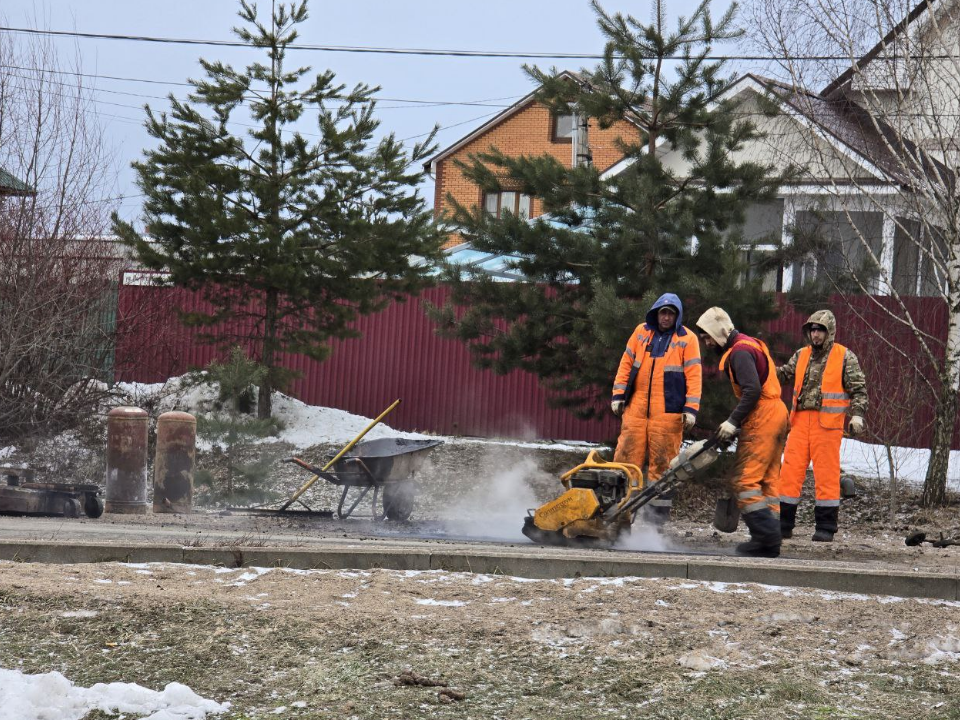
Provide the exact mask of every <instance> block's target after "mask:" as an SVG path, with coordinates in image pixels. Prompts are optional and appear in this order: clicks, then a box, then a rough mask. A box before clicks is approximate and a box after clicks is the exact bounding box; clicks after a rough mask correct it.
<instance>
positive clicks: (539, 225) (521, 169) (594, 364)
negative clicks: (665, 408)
mask: <svg viewBox="0 0 960 720" xmlns="http://www.w3.org/2000/svg"><path fill="white" fill-rule="evenodd" d="M593 7H594V10H595V12H596V14H597V18H598V23H599V27H600V29H601V31H602V33H603V35H604V37H605V38H606V40H607V42H606V47H605V50H604V59H603V60H602V61H601V63H600V64H599V65H598V66H597V67H596V68H595V69H594V70H592V71H591V70H583V71H581V72H580V73H579V74H578V75H577V78H578V79H577V80H576V81H571V80H570V78H569V75H566V76H565V75H563V74H562V73H559V72H558V71H557V70H556V69H554V70H552V71H550V72H544V71H541V70H539V69H537V68H527V72H528V74H529V75H530V77H531V78H532V79H533V80H534V81H535V82H536V83H538V84H539V86H540V90H539V91H538V95H537V97H538V99H539V100H540V101H541V102H542V103H544V104H545V105H547V106H548V107H550V108H551V110H553V112H555V113H559V114H569V113H570V112H571V111H573V112H574V113H576V115H577V116H578V117H579V118H580V119H581V121H583V120H584V119H585V120H586V122H587V123H588V127H594V128H595V127H601V128H608V127H610V126H612V125H613V124H614V123H616V122H619V121H623V120H624V119H627V120H628V121H629V122H631V123H633V125H635V126H636V128H637V134H636V136H634V137H633V138H624V139H623V141H622V142H621V147H620V149H621V151H622V152H623V155H624V161H623V163H621V165H623V166H625V167H624V169H623V170H622V171H621V172H619V173H618V174H615V175H611V176H609V177H604V176H603V175H602V172H601V171H602V170H604V169H605V168H604V169H602V168H597V167H593V166H591V165H589V164H581V165H579V166H578V167H575V168H572V169H569V168H565V167H564V166H563V165H562V164H561V163H560V162H559V161H558V160H556V159H555V158H552V157H550V156H542V157H531V156H522V157H510V156H507V155H506V154H504V153H502V152H500V151H499V150H497V149H496V148H494V149H492V150H491V151H490V152H487V153H482V154H478V155H476V156H473V157H471V162H468V163H461V168H462V169H463V170H464V172H465V173H466V174H467V176H468V177H469V178H470V179H472V180H473V181H474V182H476V183H477V184H479V185H480V186H481V188H482V189H483V190H485V191H489V192H497V191H500V190H502V189H506V190H516V191H519V192H523V193H527V194H530V195H533V196H536V197H538V198H539V199H541V200H542V202H543V205H544V211H545V213H547V215H544V216H541V217H540V218H538V219H536V220H534V221H532V222H529V221H527V220H525V219H524V218H522V217H514V216H511V215H509V214H507V215H506V216H505V217H502V218H499V219H495V218H493V217H491V216H489V215H487V214H486V213H484V212H483V211H482V209H479V208H475V207H474V208H467V207H465V206H462V205H458V204H456V202H455V201H454V200H453V198H451V199H450V200H451V203H452V204H453V205H454V211H453V213H451V217H450V218H449V219H450V221H451V222H452V223H453V224H454V225H455V226H456V227H457V228H458V230H459V232H460V233H462V234H463V236H464V237H465V238H466V239H468V240H469V241H470V242H471V243H472V244H473V246H474V247H475V248H476V249H478V250H480V251H483V252H490V253H497V254H500V255H502V256H504V257H505V258H507V262H508V265H509V267H510V268H511V269H512V270H514V271H515V272H518V273H520V274H522V275H523V276H525V277H526V278H527V280H528V281H527V282H502V281H496V280H493V279H492V278H490V277H489V276H486V275H484V274H483V272H482V271H476V272H471V271H467V270H466V269H465V268H459V267H448V268H447V269H446V271H445V279H446V280H447V281H449V282H450V283H451V284H452V285H453V288H454V291H453V294H452V297H451V302H450V303H448V304H447V305H446V306H445V307H444V308H442V309H438V310H437V311H436V312H435V317H436V318H437V320H438V321H439V322H440V323H441V328H442V331H443V332H445V333H446V334H448V335H451V336H456V337H459V338H460V339H462V340H464V341H466V342H468V343H469V345H470V347H471V350H472V352H473V355H474V359H475V361H476V362H477V363H478V364H479V365H480V366H481V367H487V368H492V369H493V370H494V371H495V372H499V373H503V372H508V371H510V370H513V369H515V368H521V369H524V370H527V371H530V372H532V373H535V374H536V375H538V376H539V377H540V378H541V381H542V382H543V383H544V385H545V386H546V387H547V388H548V389H549V390H551V391H552V393H551V394H552V397H553V399H554V402H556V404H558V405H560V406H563V407H567V408H569V409H571V410H573V411H575V412H576V413H577V414H579V415H580V416H582V417H590V416H593V415H595V414H596V413H597V412H598V410H599V409H600V408H602V407H604V406H605V405H606V400H607V398H608V397H609V392H610V387H611V384H612V378H613V375H614V373H615V372H616V367H617V364H618V362H619V358H620V355H621V354H622V352H623V347H624V344H625V342H626V340H627V337H628V336H629V334H630V332H631V331H632V330H633V328H634V327H635V326H636V325H637V323H638V322H640V321H642V318H643V317H644V315H645V314H646V312H647V310H648V309H649V307H650V305H651V304H652V303H653V301H654V300H655V299H656V298H657V297H658V296H659V295H661V294H662V293H664V292H674V293H677V294H678V295H679V296H680V297H681V299H682V300H683V301H684V304H685V305H684V307H685V322H686V324H687V325H688V327H692V326H693V322H694V321H695V319H696V317H697V316H698V314H699V312H702V311H703V310H705V309H706V308H707V307H709V306H711V305H714V304H716V305H721V306H722V307H724V308H725V309H727V310H728V311H729V313H730V315H731V316H732V317H733V318H734V321H735V322H736V323H737V325H738V327H739V328H741V329H743V330H746V331H749V330H756V329H758V327H757V326H758V324H759V322H760V321H762V320H765V319H768V318H770V317H774V316H775V314H776V310H775V303H774V298H773V295H772V293H764V292H762V291H761V289H760V281H759V280H754V281H748V280H745V270H746V268H745V267H744V265H743V263H742V262H741V255H742V253H741V251H740V243H741V242H742V240H741V238H739V237H738V235H737V231H736V227H737V225H738V223H740V224H742V222H743V219H744V212H745V209H746V207H747V205H748V204H750V203H752V202H764V201H769V200H772V199H773V197H774V195H775V192H776V189H777V187H778V185H779V183H780V180H781V178H779V177H776V176H774V175H773V173H772V170H771V169H770V168H769V167H766V166H763V165H760V164H757V163H753V162H743V161H738V160H737V159H736V157H735V156H734V154H735V152H736V151H737V150H738V149H740V148H742V147H743V146H744V145H745V143H747V142H748V141H750V140H751V139H753V138H756V137H757V136H758V132H757V130H756V128H755V126H754V124H752V123H751V122H749V121H748V120H746V119H744V118H743V117H742V116H740V115H738V114H737V112H736V110H735V108H734V107H732V106H731V105H730V104H729V103H728V102H725V101H719V102H718V100H717V98H718V96H720V95H721V94H722V92H723V91H724V90H725V89H726V88H727V87H728V86H729V84H730V83H731V82H733V80H734V78H733V77H729V76H724V75H723V74H722V71H723V63H720V62H708V60H707V56H708V55H709V53H710V51H711V47H712V44H713V43H715V42H718V41H721V40H725V39H729V38H732V37H735V36H736V35H737V34H738V32H737V31H736V30H735V29H734V27H733V22H734V13H735V11H736V7H735V6H733V7H731V8H730V10H728V12H727V13H726V14H725V15H724V16H723V18H722V19H721V20H720V21H719V22H718V23H716V24H714V22H713V21H712V20H711V17H710V13H709V4H708V2H704V3H702V4H701V5H700V6H699V7H698V8H697V9H696V11H695V12H694V13H693V15H692V16H691V17H690V18H688V19H683V18H681V19H680V20H679V21H678V25H677V28H676V29H675V30H674V31H672V32H668V30H667V28H666V19H665V12H664V10H665V3H664V2H662V0H654V2H653V21H652V22H651V23H650V24H644V23H641V22H639V21H638V20H636V19H635V18H633V17H630V16H624V15H621V14H615V15H610V14H608V13H607V12H605V11H604V10H603V9H602V8H601V7H600V5H599V4H597V3H596V2H594V4H593ZM671 58H679V60H672V59H671ZM664 148H670V149H672V153H673V157H674V158H676V157H677V156H681V157H682V158H683V159H684V160H685V161H686V164H687V165H688V168H687V170H686V171H685V172H683V173H678V172H675V171H674V170H672V169H671V168H670V167H668V166H667V165H666V164H665V163H664V162H663V159H662V150H663V149H664ZM724 399H725V400H728V398H727V397H726V394H725V395H724Z"/></svg>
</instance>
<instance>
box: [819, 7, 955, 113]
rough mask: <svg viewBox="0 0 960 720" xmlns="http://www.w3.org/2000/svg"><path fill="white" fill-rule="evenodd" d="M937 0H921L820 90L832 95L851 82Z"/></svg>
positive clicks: (822, 93)
mask: <svg viewBox="0 0 960 720" xmlns="http://www.w3.org/2000/svg"><path fill="white" fill-rule="evenodd" d="M936 2H937V0H920V4H919V5H917V6H916V7H915V8H913V10H911V11H910V13H909V14H908V15H907V16H906V17H905V18H904V19H903V20H901V21H900V22H899V23H897V24H896V26H895V27H894V28H893V29H892V30H891V31H890V32H888V33H887V34H886V35H885V36H884V37H883V39H882V40H881V41H880V42H878V43H877V44H876V45H874V46H873V47H872V48H870V50H868V51H867V53H866V54H865V55H864V56H863V57H861V58H860V59H859V60H857V62H856V63H854V65H853V66H852V67H849V68H847V69H846V70H844V71H843V72H842V73H841V74H840V75H838V76H837V77H836V78H834V79H833V80H832V81H831V82H830V84H829V85H827V86H826V87H825V88H824V89H823V90H821V91H820V94H821V95H830V94H832V93H834V92H836V91H837V90H839V89H840V88H842V87H843V86H844V85H846V84H847V83H848V82H850V80H851V79H852V78H853V76H854V75H855V74H856V73H857V72H859V71H860V70H862V69H863V68H864V67H866V66H867V65H869V64H870V62H871V61H872V60H873V59H874V58H876V57H877V56H878V55H879V54H880V53H882V52H883V51H884V50H885V49H886V48H887V46H888V45H890V43H892V42H893V41H894V40H895V39H896V38H898V37H900V35H902V34H903V33H904V32H905V31H906V30H907V28H909V27H910V26H911V25H912V24H913V23H914V21H915V20H916V19H917V18H919V17H921V16H922V15H923V14H924V13H925V12H926V11H927V9H928V8H932V7H933V5H934V4H935V3H936Z"/></svg>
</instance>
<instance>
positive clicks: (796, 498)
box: [780, 410, 843, 505]
mask: <svg viewBox="0 0 960 720" xmlns="http://www.w3.org/2000/svg"><path fill="white" fill-rule="evenodd" d="M790 424H791V428H790V437H788V438H787V447H786V450H784V453H783V469H782V470H781V472H780V495H781V497H782V499H783V502H789V503H793V504H798V503H799V502H800V494H801V492H802V491H803V481H804V480H805V479H806V477H807V468H808V467H810V461H811V460H812V461H813V484H814V490H815V492H816V498H817V504H818V505H819V504H823V503H822V502H821V501H831V502H830V503H829V504H833V502H832V501H836V502H837V503H839V501H840V441H841V440H842V439H843V430H841V429H839V428H825V427H822V426H821V425H820V411H819V410H798V411H796V412H794V414H793V418H792V419H791V423H790Z"/></svg>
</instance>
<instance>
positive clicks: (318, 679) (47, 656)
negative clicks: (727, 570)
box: [0, 442, 960, 720]
mask: <svg viewBox="0 0 960 720" xmlns="http://www.w3.org/2000/svg"><path fill="white" fill-rule="evenodd" d="M332 450H333V449H332V448H326V447H315V448H312V449H311V450H309V451H307V452H303V453H301V455H302V456H303V457H304V458H305V459H307V460H309V461H311V462H314V463H320V462H322V460H323V458H324V457H325V456H327V455H328V454H329V453H330V452H331V451H332ZM293 452H294V451H293V448H289V447H268V448H264V447H262V446H258V447H252V448H248V449H246V450H243V451H240V452H239V453H237V454H235V455H234V456H232V457H230V458H225V457H220V458H217V457H215V456H214V455H212V454H211V455H201V456H200V457H199V459H198V467H199V468H203V469H207V470H209V471H210V472H211V474H212V475H213V476H214V482H220V483H223V482H225V477H226V474H227V473H230V472H236V470H235V469H234V470H231V467H233V468H236V467H240V466H242V465H244V463H246V462H247V461H250V460H254V459H258V458H262V457H263V456H264V455H265V454H268V453H269V454H270V455H271V456H274V457H276V458H278V459H279V458H282V457H283V456H285V455H289V454H292V453H293ZM585 452H586V451H585V450H573V451H570V450H560V449H555V448H554V449H544V448H532V447H519V448H518V447H515V446H510V445H497V444H491V443H471V442H454V443H447V444H446V445H444V446H442V447H440V448H437V449H436V450H434V451H433V452H432V454H431V456H430V462H429V463H428V464H427V465H426V466H425V467H424V468H423V469H422V471H421V472H420V473H418V476H417V481H418V483H419V486H420V495H419V499H418V502H417V505H416V510H415V512H414V515H413V517H412V518H411V522H409V523H403V524H390V525H387V524H379V525H378V524H375V523H372V522H370V521H368V520H363V519H359V518H358V519H356V520H354V519H351V520H346V521H340V520H336V519H329V520H310V521H305V520H300V519H276V518H258V517H255V516H250V515H247V514H244V513H238V512H235V511H234V512H228V511H224V510H223V508H222V507H214V506H213V505H209V506H206V507H201V505H202V503H204V502H207V501H208V500H212V499H213V498H214V496H215V494H216V493H215V492H211V491H210V490H209V489H207V488H198V491H197V496H196V499H197V503H198V509H199V510H200V512H198V513H196V514H194V515H191V516H181V515H177V516H161V515H156V516H146V517H143V518H140V519H138V520H136V521H135V522H140V523H142V524H143V525H144V526H149V525H165V526H167V527H170V526H175V527H176V528H177V529H178V532H181V533H182V540H179V542H182V543H183V544H197V545H199V544H215V543H216V537H215V536H216V533H217V532H218V529H220V530H222V531H226V530H228V529H231V528H232V529H234V530H236V529H237V528H240V531H239V532H240V534H241V536H245V537H247V538H248V540H246V541H247V542H249V543H250V544H254V545H256V544H262V542H260V540H258V538H259V537H262V536H264V535H271V536H272V535H274V534H275V533H277V532H281V534H283V535H284V536H285V537H286V538H287V539H286V540H285V542H288V543H289V544H291V545H297V544H298V543H300V542H302V540H300V541H298V539H297V538H298V536H299V537H300V538H305V537H308V536H313V535H324V534H328V535H348V536H351V534H352V535H353V536H357V537H364V536H370V535H376V534H381V533H383V532H388V533H393V534H400V535H416V534H418V533H422V534H433V535H435V536H436V535H442V534H444V533H446V534H447V535H448V536H450V537H474V538H489V539H493V540H500V541H504V542H517V543H521V542H525V540H524V539H523V538H522V536H520V535H519V532H518V531H519V526H520V523H521V522H522V516H523V514H524V512H525V508H527V507H535V506H536V505H537V504H539V503H540V502H543V501H544V500H546V499H549V498H551V497H553V496H554V495H555V494H556V492H557V490H558V489H559V484H558V482H557V479H556V478H557V476H558V474H559V473H560V472H562V471H564V470H566V469H568V468H569V467H571V466H572V465H574V464H576V463H578V462H580V460H581V459H582V457H583V456H584V455H585ZM66 456H67V454H62V455H58V456H57V457H58V458H60V457H66ZM39 457H41V455H37V456H34V458H32V461H33V462H34V463H35V464H36V463H38V462H39V461H38V459H37V458H39ZM42 457H44V458H47V461H48V462H49V458H50V457H52V455H51V454H49V453H45V454H44V455H42ZM4 462H8V463H9V462H12V460H11V459H10V458H6V459H5V460H4ZM57 462H60V463H61V464H60V465H58V466H56V467H50V468H49V469H48V470H47V471H48V472H51V473H54V474H56V475H58V476H60V477H61V478H63V477H65V476H67V475H69V474H71V473H73V474H75V475H83V474H84V473H87V474H88V475H87V477H89V473H91V472H95V470H93V469H91V468H94V467H95V465H96V462H97V460H96V457H95V454H92V453H91V454H89V455H85V454H83V453H79V454H76V455H75V456H73V460H72V461H71V463H65V462H62V461H61V460H59V459H58V461H57ZM308 477H309V476H308V475H306V474H305V473H304V472H303V471H302V470H298V469H297V468H295V467H294V466H291V465H285V464H282V463H279V462H276V463H274V464H273V466H272V468H271V470H270V472H269V473H267V474H266V475H265V476H264V478H265V482H266V484H267V487H268V489H270V490H272V491H273V492H274V493H275V494H276V495H277V496H278V497H286V496H288V495H289V494H290V493H291V492H292V491H293V490H294V489H296V488H297V487H299V486H300V485H301V484H302V483H303V482H304V481H305V480H306V479H308ZM858 485H859V488H860V494H859V495H858V497H857V498H854V499H851V500H847V501H845V502H844V506H843V508H842V510H841V526H842V527H841V532H840V533H839V534H838V536H837V541H836V542H835V543H833V544H832V545H824V544H815V543H812V542H811V541H810V540H809V534H810V533H812V529H813V528H812V502H805V504H804V506H803V509H802V511H801V515H800V527H799V529H798V532H797V535H796V537H797V539H796V540H793V541H790V542H789V543H788V544H786V545H785V546H784V554H785V555H787V556H790V557H800V558H807V559H809V560H812V561H816V560H818V559H830V560H845V561H856V562H864V563H869V564H871V565H875V564H880V565H886V566H891V567H892V566H909V567H918V568H928V569H936V570H938V571H941V572H956V571H957V570H956V568H957V567H958V566H960V548H958V547H947V548H943V549H935V548H932V547H930V546H929V545H923V546H921V547H913V548H910V547H906V546H905V545H904V543H903V538H904V536H905V535H906V534H907V533H908V532H910V531H913V530H917V529H923V530H926V531H927V532H928V533H929V534H930V535H931V536H932V537H933V536H936V535H937V534H938V533H939V532H944V533H945V535H948V536H952V535H957V534H960V520H958V517H957V512H956V510H957V507H956V506H953V507H950V508H946V509H944V510H940V511H937V512H927V511H922V510H921V509H919V507H918V506H917V503H916V497H915V494H913V493H910V492H906V491H901V493H900V495H899V497H898V498H897V501H896V503H895V504H894V506H893V512H892V515H891V507H890V502H889V495H888V493H887V492H886V490H887V489H886V487H885V485H884V484H883V482H882V481H880V480H875V479H874V480H871V479H862V478H861V479H859V480H858ZM214 490H216V486H214ZM717 492H718V489H717V480H716V479H715V478H714V479H711V478H702V479H701V480H700V482H698V483H697V484H696V485H692V486H690V487H686V488H684V489H683V491H682V492H681V494H680V497H679V498H678V503H677V512H676V517H675V519H674V521H673V522H671V523H670V524H669V525H668V526H667V527H666V528H664V531H663V533H662V534H659V535H658V534H652V533H649V532H645V531H644V532H641V533H638V534H637V537H639V538H642V541H641V540H638V541H637V542H639V543H641V546H638V547H637V548H636V549H638V550H658V549H671V548H675V547H677V546H683V547H688V548H693V549H700V550H704V549H707V550H710V549H712V550H715V551H717V552H728V551H729V550H730V548H731V547H732V545H733V543H735V542H737V541H739V540H741V539H742V535H741V534H734V535H726V534H722V533H717V532H715V531H714V530H713V529H712V527H711V526H710V521H711V519H712V513H713V502H714V499H715V498H716V496H717ZM304 498H305V500H306V501H307V502H308V504H309V505H310V506H311V507H312V508H313V509H316V510H326V509H333V508H334V507H335V505H336V502H337V494H336V491H335V488H333V487H332V486H331V485H329V484H327V483H323V482H318V483H317V485H316V486H315V487H314V488H311V490H310V491H308V493H307V494H306V495H305V496H304ZM83 522H84V523H85V524H87V525H90V524H93V523H102V524H104V525H107V524H110V523H116V524H118V525H119V524H125V523H129V522H132V521H131V520H130V519H129V518H118V517H116V516H104V517H103V518H102V519H101V520H99V521H93V520H87V521H83ZM244 528H245V529H244ZM64 533H65V535H64V536H66V531H64ZM0 609H2V612H0V667H4V668H9V669H19V670H22V671H23V672H27V673H42V672H48V671H51V670H58V671H60V672H62V673H63V674H64V675H66V676H67V677H68V678H69V679H70V680H72V681H73V682H75V683H77V684H81V685H85V686H89V685H90V684H92V683H95V682H110V681H122V682H136V683H139V684H142V685H145V686H147V687H150V688H153V689H161V688H162V687H163V686H164V685H165V684H166V683H168V682H173V681H177V682H182V683H185V684H187V685H189V686H190V687H192V688H193V689H194V690H196V691H197V692H199V693H200V694H201V695H203V696H205V697H208V698H211V699H214V700H217V701H218V702H224V701H229V702H231V703H232V707H231V710H230V711H229V713H227V714H226V715H225V716H224V717H229V718H232V719H233V720H252V719H253V718H257V719H258V720H262V719H265V718H268V717H277V716H279V717H290V718H419V717H435V718H447V717H449V718H453V717H457V718H465V717H466V718H505V719H506V718H510V719H511V720H512V719H514V718H534V717H535V718H545V717H547V718H582V717H585V716H589V717H594V716H597V717H630V718H634V717H649V718H690V717H702V718H731V719H732V718H960V702H958V700H957V698H960V603H948V602H937V601H923V600H916V599H909V600H904V599H897V598H880V597H868V596H853V595H843V594H839V593H828V592H823V591H812V590H799V589H782V588H773V587H766V586H759V585H749V584H745V585H737V586H734V585H723V584H718V583H698V582H681V581H677V580H665V579H660V580H657V579H643V580H641V579H623V580H601V579H590V578H578V579H557V580H555V581H529V580H521V579H516V578H508V577H502V576H481V575H470V574H456V573H443V572H431V573H403V572H397V571H387V570H381V571H369V572H345V571H310V572H294V571H287V570H279V569H274V570H270V571H257V570H251V569H246V570H227V569H215V568H209V567H194V566H173V565H150V566H129V565H120V564H104V565H83V566H55V565H27V564H11V563H0ZM281 708H282V709H281ZM105 717H107V715H105V714H102V713H92V714H90V715H89V716H88V717H87V718H86V720H102V718H105Z"/></svg>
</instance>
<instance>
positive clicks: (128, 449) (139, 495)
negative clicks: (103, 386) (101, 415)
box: [104, 407, 150, 515]
mask: <svg viewBox="0 0 960 720" xmlns="http://www.w3.org/2000/svg"><path fill="white" fill-rule="evenodd" d="M149 419H150V417H149V415H147V413H146V411H144V410H141V409H140V408H138V407H118V408H114V409H113V410H111V411H110V412H109V413H107V472H106V498H105V500H106V502H105V503H104V509H105V510H106V512H108V513H122V514H127V515H146V514H147V509H148V506H147V431H148V421H149Z"/></svg>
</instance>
